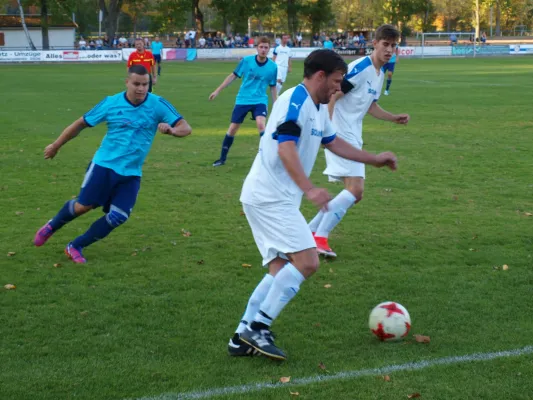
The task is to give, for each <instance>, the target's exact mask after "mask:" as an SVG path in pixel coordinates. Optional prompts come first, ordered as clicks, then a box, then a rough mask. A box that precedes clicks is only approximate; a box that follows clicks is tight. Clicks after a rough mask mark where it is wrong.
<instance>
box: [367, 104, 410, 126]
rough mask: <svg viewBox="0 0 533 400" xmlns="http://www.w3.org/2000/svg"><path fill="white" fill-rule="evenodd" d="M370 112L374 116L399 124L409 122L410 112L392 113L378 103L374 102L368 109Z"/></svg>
mask: <svg viewBox="0 0 533 400" xmlns="http://www.w3.org/2000/svg"><path fill="white" fill-rule="evenodd" d="M368 113H369V114H370V115H372V116H373V117H374V118H377V119H382V120H384V121H391V122H394V123H397V124H402V125H405V124H407V123H408V122H409V119H410V117H409V114H392V113H390V112H388V111H385V110H384V109H383V108H381V107H380V106H379V105H378V103H372V105H371V106H370V108H369V109H368Z"/></svg>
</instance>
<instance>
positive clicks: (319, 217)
mask: <svg viewBox="0 0 533 400" xmlns="http://www.w3.org/2000/svg"><path fill="white" fill-rule="evenodd" d="M324 214H325V213H324V211H322V210H320V211H319V212H318V214H317V215H315V218H313V219H312V220H311V222H309V229H311V232H313V233H315V232H316V230H317V229H318V225H320V221H322V217H324Z"/></svg>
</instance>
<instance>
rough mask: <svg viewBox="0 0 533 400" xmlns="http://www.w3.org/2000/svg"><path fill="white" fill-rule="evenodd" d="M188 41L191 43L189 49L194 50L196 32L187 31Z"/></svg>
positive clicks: (192, 30)
mask: <svg viewBox="0 0 533 400" xmlns="http://www.w3.org/2000/svg"><path fill="white" fill-rule="evenodd" d="M189 40H190V43H191V48H195V47H196V31H195V30H194V29H191V30H190V31H189Z"/></svg>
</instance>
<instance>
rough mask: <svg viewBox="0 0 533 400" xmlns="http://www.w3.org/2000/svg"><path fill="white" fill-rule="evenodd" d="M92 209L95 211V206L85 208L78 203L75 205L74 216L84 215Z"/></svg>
mask: <svg viewBox="0 0 533 400" xmlns="http://www.w3.org/2000/svg"><path fill="white" fill-rule="evenodd" d="M72 201H74V200H72ZM92 209H93V206H84V205H83V204H80V203H78V202H77V201H76V202H75V203H74V214H76V215H83V214H85V213H86V212H88V211H90V210H92Z"/></svg>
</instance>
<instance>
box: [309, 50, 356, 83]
mask: <svg viewBox="0 0 533 400" xmlns="http://www.w3.org/2000/svg"><path fill="white" fill-rule="evenodd" d="M347 70H348V66H347V65H346V63H345V62H344V59H343V58H342V57H341V56H339V55H338V54H337V53H336V52H334V51H333V50H329V49H319V50H315V51H313V52H312V53H311V54H309V55H308V56H307V58H306V59H305V61H304V78H311V76H313V75H314V74H315V73H316V72H318V71H324V72H325V73H326V76H329V75H331V74H332V73H334V72H337V71H340V72H342V73H343V74H345V73H346V71H347Z"/></svg>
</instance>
